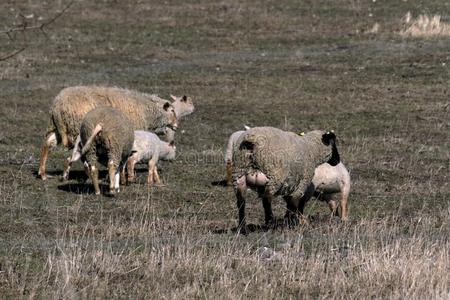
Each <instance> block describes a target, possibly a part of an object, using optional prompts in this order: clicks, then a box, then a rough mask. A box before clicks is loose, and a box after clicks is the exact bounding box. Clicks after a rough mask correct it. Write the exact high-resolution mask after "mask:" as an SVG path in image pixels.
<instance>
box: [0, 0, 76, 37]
mask: <svg viewBox="0 0 450 300" xmlns="http://www.w3.org/2000/svg"><path fill="white" fill-rule="evenodd" d="M74 3H75V0H72V1H70V2H69V4H67V5H66V6H65V7H64V9H63V10H62V11H60V12H59V13H58V14H56V15H55V16H54V17H53V18H52V19H50V20H49V21H47V22H44V23H42V24H40V25H35V26H28V24H27V23H26V21H24V22H23V23H22V24H20V26H17V27H11V28H8V29H7V30H3V31H0V34H7V35H8V36H9V34H10V33H12V32H16V31H26V30H34V29H40V30H43V29H44V28H45V27H46V26H48V25H50V24H52V23H54V22H55V21H56V20H57V19H59V18H60V17H61V16H62V15H63V14H64V13H65V12H66V11H67V10H68V9H69V8H70V7H71V6H72V5H73V4H74Z"/></svg>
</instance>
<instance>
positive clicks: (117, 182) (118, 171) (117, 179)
mask: <svg viewBox="0 0 450 300" xmlns="http://www.w3.org/2000/svg"><path fill="white" fill-rule="evenodd" d="M121 174H122V168H121V167H120V166H119V167H118V168H117V169H116V173H115V174H114V189H115V191H116V193H120V179H121Z"/></svg>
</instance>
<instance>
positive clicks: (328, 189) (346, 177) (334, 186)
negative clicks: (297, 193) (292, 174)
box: [299, 162, 350, 221]
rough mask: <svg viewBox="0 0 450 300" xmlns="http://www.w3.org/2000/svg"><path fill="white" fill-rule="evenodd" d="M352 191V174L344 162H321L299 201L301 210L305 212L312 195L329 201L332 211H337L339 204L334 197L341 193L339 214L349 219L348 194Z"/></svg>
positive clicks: (334, 212) (342, 218)
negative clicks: (332, 164)
mask: <svg viewBox="0 0 450 300" xmlns="http://www.w3.org/2000/svg"><path fill="white" fill-rule="evenodd" d="M349 193H350V174H349V172H348V170H347V168H346V167H345V166H344V164H343V163H342V162H340V163H339V164H337V165H336V166H334V167H333V166H331V165H329V164H327V163H324V164H321V165H320V166H318V167H317V168H316V170H315V171H314V177H313V179H312V182H311V184H310V185H309V186H308V188H307V190H306V192H305V195H304V196H303V197H302V199H301V200H300V203H299V212H300V213H302V214H303V208H304V206H305V204H306V202H308V200H309V199H311V197H312V196H314V197H316V198H317V199H318V200H324V201H326V202H327V203H328V205H329V207H330V210H331V213H332V214H333V215H335V214H336V213H337V204H336V201H335V200H334V199H333V196H334V195H335V194H340V199H339V207H340V209H339V216H340V218H341V220H343V221H345V220H347V219H348V208H347V203H348V195H349Z"/></svg>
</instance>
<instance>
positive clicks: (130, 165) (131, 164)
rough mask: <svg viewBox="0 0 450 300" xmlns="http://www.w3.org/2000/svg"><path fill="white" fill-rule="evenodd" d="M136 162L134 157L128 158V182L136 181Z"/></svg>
mask: <svg viewBox="0 0 450 300" xmlns="http://www.w3.org/2000/svg"><path fill="white" fill-rule="evenodd" d="M135 164H136V160H135V159H134V157H130V158H129V159H128V160H127V171H128V182H134V181H135V179H136V176H135V173H134V165H135Z"/></svg>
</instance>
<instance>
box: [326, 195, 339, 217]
mask: <svg viewBox="0 0 450 300" xmlns="http://www.w3.org/2000/svg"><path fill="white" fill-rule="evenodd" d="M328 207H329V208H330V211H331V215H332V216H335V215H336V214H337V203H336V201H335V200H333V199H330V200H328Z"/></svg>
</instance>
